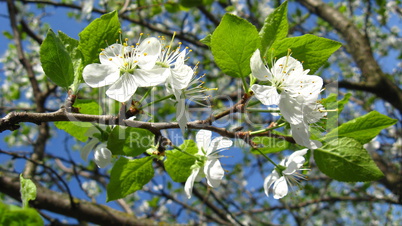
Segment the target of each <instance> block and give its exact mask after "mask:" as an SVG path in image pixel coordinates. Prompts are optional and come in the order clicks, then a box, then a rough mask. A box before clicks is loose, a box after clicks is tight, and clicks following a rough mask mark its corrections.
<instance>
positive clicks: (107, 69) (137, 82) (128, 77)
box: [83, 37, 168, 102]
mask: <svg viewBox="0 0 402 226" xmlns="http://www.w3.org/2000/svg"><path fill="white" fill-rule="evenodd" d="M126 41H127V40H126ZM161 48H162V47H161V43H160V41H159V40H158V39H157V38H154V37H149V38H146V39H144V40H143V41H142V42H141V43H140V44H139V43H137V45H136V46H129V45H127V43H126V42H125V43H123V44H119V43H116V44H113V45H111V46H109V47H107V48H106V49H104V50H102V52H101V53H100V54H99V60H100V64H98V63H94V64H89V65H87V66H86V67H85V68H84V70H83V78H84V81H85V83H87V84H88V85H89V86H91V87H93V88H97V87H103V86H108V85H110V87H109V89H108V90H107V91H106V95H107V96H109V97H110V98H112V99H115V100H117V101H119V102H126V101H128V100H129V99H130V98H131V96H132V95H133V94H134V93H135V91H136V90H137V88H138V87H151V86H155V85H158V84H160V83H163V82H165V81H166V78H167V76H168V73H167V70H166V68H163V67H155V64H156V60H157V59H158V57H159V54H160V52H161Z"/></svg>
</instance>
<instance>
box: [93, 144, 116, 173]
mask: <svg viewBox="0 0 402 226" xmlns="http://www.w3.org/2000/svg"><path fill="white" fill-rule="evenodd" d="M111 159H112V152H111V151H110V150H109V149H107V147H106V144H100V145H99V146H98V147H97V148H96V149H95V151H94V161H95V163H96V165H98V167H99V168H104V167H106V166H107V165H108V164H109V163H111Z"/></svg>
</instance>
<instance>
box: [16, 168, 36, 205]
mask: <svg viewBox="0 0 402 226" xmlns="http://www.w3.org/2000/svg"><path fill="white" fill-rule="evenodd" d="M20 182H21V184H20V185H21V188H20V192H21V200H22V207H23V208H29V205H28V202H29V201H30V200H35V199H36V185H35V184H34V182H32V181H31V180H30V179H25V178H24V177H22V174H20Z"/></svg>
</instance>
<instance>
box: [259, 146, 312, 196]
mask: <svg viewBox="0 0 402 226" xmlns="http://www.w3.org/2000/svg"><path fill="white" fill-rule="evenodd" d="M307 151H308V149H303V150H300V151H295V152H293V153H292V154H291V155H290V156H288V157H286V158H285V159H283V160H282V161H281V162H280V163H279V165H277V166H276V167H275V169H274V170H273V171H272V173H271V174H270V175H269V176H268V177H266V178H265V180H264V190H265V194H266V195H267V196H268V197H269V190H270V187H271V186H273V187H272V192H273V193H274V198H275V199H280V198H283V197H285V196H286V195H287V194H288V191H289V188H288V184H289V185H290V186H293V185H299V182H300V180H305V179H306V177H305V176H304V175H303V174H301V173H299V172H297V171H299V170H307V169H301V167H302V166H303V164H304V162H305V159H304V157H303V155H305V154H306V153H307Z"/></svg>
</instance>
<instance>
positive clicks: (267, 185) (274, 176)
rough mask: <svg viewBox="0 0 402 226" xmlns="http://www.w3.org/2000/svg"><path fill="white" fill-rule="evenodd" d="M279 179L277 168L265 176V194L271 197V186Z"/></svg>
mask: <svg viewBox="0 0 402 226" xmlns="http://www.w3.org/2000/svg"><path fill="white" fill-rule="evenodd" d="M278 179H279V175H278V173H277V172H276V171H275V170H274V171H272V173H271V174H270V175H269V176H267V177H266V178H265V180H264V191H265V194H266V195H267V196H268V197H269V188H270V187H271V185H272V184H273V183H274V182H275V181H276V180H278Z"/></svg>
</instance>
